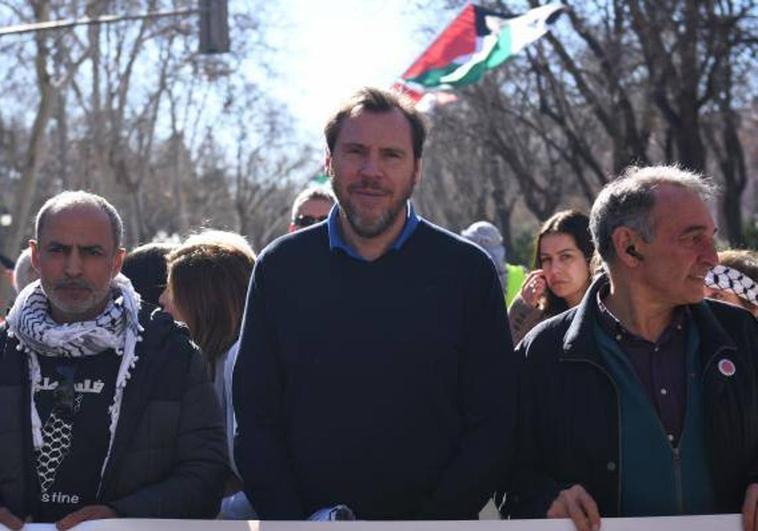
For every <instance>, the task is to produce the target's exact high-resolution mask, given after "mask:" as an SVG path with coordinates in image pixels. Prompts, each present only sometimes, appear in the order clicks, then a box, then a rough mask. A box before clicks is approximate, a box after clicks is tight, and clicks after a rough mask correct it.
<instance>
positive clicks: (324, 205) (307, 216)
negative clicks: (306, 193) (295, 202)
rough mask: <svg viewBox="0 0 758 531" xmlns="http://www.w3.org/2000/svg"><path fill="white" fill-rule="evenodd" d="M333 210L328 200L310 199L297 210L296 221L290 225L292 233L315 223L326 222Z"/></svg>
mask: <svg viewBox="0 0 758 531" xmlns="http://www.w3.org/2000/svg"><path fill="white" fill-rule="evenodd" d="M331 209H332V203H331V202H329V201H327V200H326V199H319V198H317V197H316V198H313V199H308V200H307V201H305V202H303V204H302V205H300V208H298V210H297V214H296V215H295V219H293V220H292V223H290V228H289V231H290V232H295V231H296V230H300V229H304V228H305V227H310V226H311V225H313V224H314V223H318V222H320V221H324V220H325V219H326V218H327V217H328V216H329V211H330V210H331Z"/></svg>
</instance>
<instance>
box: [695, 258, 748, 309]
mask: <svg viewBox="0 0 758 531" xmlns="http://www.w3.org/2000/svg"><path fill="white" fill-rule="evenodd" d="M705 285H706V286H708V287H709V288H712V289H722V290H726V291H731V292H732V293H734V294H736V295H737V296H738V297H740V298H741V299H744V300H746V301H747V302H749V303H752V304H755V305H757V306H758V284H756V282H755V281H754V280H753V279H752V278H750V277H749V276H747V275H745V274H744V273H741V272H740V271H737V270H736V269H734V268H731V267H727V266H724V265H717V266H714V267H712V268H711V270H710V271H708V273H707V274H706V275H705Z"/></svg>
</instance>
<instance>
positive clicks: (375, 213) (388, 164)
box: [327, 109, 420, 238]
mask: <svg viewBox="0 0 758 531" xmlns="http://www.w3.org/2000/svg"><path fill="white" fill-rule="evenodd" d="M327 168H328V171H329V173H330V174H331V175H332V187H333V188H334V192H335V194H336V195H337V199H338V200H339V204H340V209H341V211H342V213H343V214H344V215H345V216H346V218H347V221H348V223H349V224H350V226H351V227H352V229H353V230H354V231H355V232H356V233H357V234H358V235H359V236H360V237H362V238H374V237H376V236H379V235H380V234H382V233H384V232H385V231H386V230H387V229H389V228H390V227H391V226H393V222H396V221H397V219H398V215H399V214H400V213H401V212H404V207H405V203H406V201H407V200H408V198H409V197H410V196H411V194H412V193H413V188H414V187H415V185H416V183H417V182H418V181H419V176H420V162H419V161H417V160H416V158H415V156H414V154H413V144H412V140H411V127H410V124H409V123H408V120H407V118H406V117H405V116H404V115H403V113H402V112H401V111H400V110H398V109H393V110H392V111H390V112H384V113H375V112H367V111H360V112H358V114H355V115H354V116H350V117H348V118H347V119H346V120H345V121H344V123H343V124H342V127H341V129H340V132H339V135H338V136H337V140H336V142H335V145H334V152H333V153H331V154H329V156H328V157H327Z"/></svg>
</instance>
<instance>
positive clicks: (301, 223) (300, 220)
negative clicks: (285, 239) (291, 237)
mask: <svg viewBox="0 0 758 531" xmlns="http://www.w3.org/2000/svg"><path fill="white" fill-rule="evenodd" d="M325 219H326V216H318V217H315V216H306V215H303V214H300V215H299V216H298V217H296V218H295V221H294V223H295V225H297V226H298V227H300V228H303V227H310V226H311V225H313V224H315V223H319V222H321V221H324V220H325Z"/></svg>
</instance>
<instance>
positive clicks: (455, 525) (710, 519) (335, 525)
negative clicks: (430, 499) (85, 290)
mask: <svg viewBox="0 0 758 531" xmlns="http://www.w3.org/2000/svg"><path fill="white" fill-rule="evenodd" d="M24 529H27V530H30V531H54V530H55V526H54V525H53V524H27V525H26V526H25V527H24ZM75 529H76V530H77V531H134V530H137V531H205V530H210V531H573V530H574V526H573V525H571V522H570V521H568V520H499V521H498V520H487V521H484V520H480V521H467V522H428V521H426V522H257V521H249V522H241V521H224V520H137V519H126V518H121V519H113V520H96V521H92V522H85V523H83V524H81V525H79V526H77V527H76V528H75ZM741 529H742V524H741V519H740V515H738V514H726V515H708V516H667V517H656V518H604V519H603V521H602V530H603V531H643V530H644V531H672V530H673V531H677V530H681V531H741Z"/></svg>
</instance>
